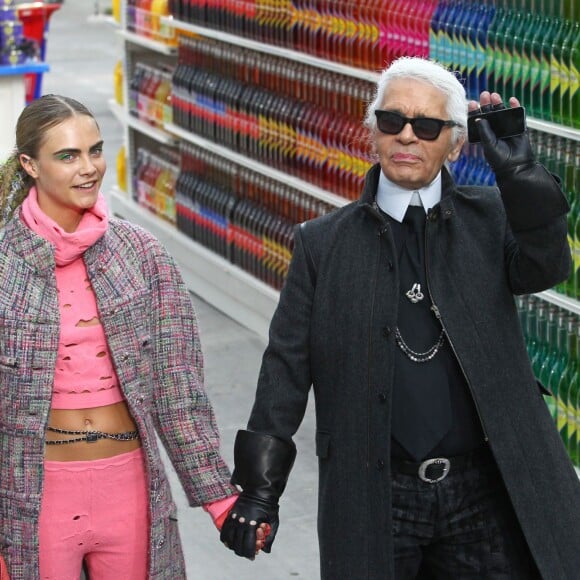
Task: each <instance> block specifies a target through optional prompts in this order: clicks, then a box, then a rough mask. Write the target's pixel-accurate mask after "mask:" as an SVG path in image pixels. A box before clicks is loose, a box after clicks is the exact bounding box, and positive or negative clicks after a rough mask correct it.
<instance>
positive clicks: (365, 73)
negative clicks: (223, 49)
mask: <svg viewBox="0 0 580 580" xmlns="http://www.w3.org/2000/svg"><path fill="white" fill-rule="evenodd" d="M161 20H162V21H163V22H164V23H165V24H167V25H168V26H172V27H174V28H177V29H178V30H184V31H188V32H193V33H195V34H199V35H200V36H205V37H206V38H213V39H215V40H220V41H222V42H228V43H229V44H234V45H237V46H241V47H244V48H249V49H251V50H256V51H258V52H264V53H266V54H272V55H274V56H280V57H283V58H287V59H290V60H294V61H297V62H300V63H304V64H308V65H310V66H314V67H317V68H321V69H324V70H328V71H331V72H335V73H340V74H343V75H345V76H349V77H354V78H357V79H363V80H365V81H370V82H372V83H376V82H377V81H378V79H379V76H380V75H379V73H378V72H373V71H369V70H364V69H360V68H355V67H351V66H346V65H342V64H339V63H336V62H333V61H327V60H324V59H321V58H317V57H314V56H310V55H309V54H306V53H303V52H298V51H295V50H291V49H288V48H282V47H280V46H273V45H270V44H265V43H262V42H257V41H255V40H251V39H249V38H244V37H242V36H237V35H235V34H229V33H227V32H221V31H219V30H214V29H212V28H207V27H205V26H197V25H194V24H189V23H186V22H182V21H180V20H175V19H174V18H172V17H167V16H163V17H161ZM527 125H528V127H529V128H530V129H535V130H538V131H543V132H544V133H551V134H552V135H558V136H559V137H564V138H566V139H573V140H574V141H580V130H578V129H574V128H572V127H567V126H565V125H558V124H557V123H551V122H549V121H542V120H541V119H534V118H532V117H528V118H527Z"/></svg>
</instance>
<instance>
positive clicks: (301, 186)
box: [165, 124, 350, 207]
mask: <svg viewBox="0 0 580 580" xmlns="http://www.w3.org/2000/svg"><path fill="white" fill-rule="evenodd" d="M165 129H166V130H167V131H168V132H169V133H172V134H174V135H176V136H177V137H180V138H181V139H183V140H184V141H187V142H189V143H193V144H194V145H197V146H198V147H201V148H202V149H205V150H206V151H211V152H212V153H216V154H217V155H220V156H221V157H225V158H226V159H229V160H230V161H234V162H235V163H238V164H239V165H243V166H244V167H247V168H248V169H251V170H252V171H255V172H256V173H260V174H262V175H265V176H266V177H270V178H272V179H274V180H276V181H279V182H280V183H284V184H286V185H290V186H291V187H294V188H295V189H298V190H300V191H303V192H304V193H307V194H308V195H310V196H311V197H314V198H316V199H319V200H321V201H324V202H325V203H328V204H330V205H332V206H334V207H342V206H343V205H346V204H347V203H350V200H348V199H346V198H344V197H340V196H339V195H335V194H334V193H331V192H330V191H326V190H325V189H321V188H320V187H316V186H315V185H312V184H310V183H308V182H307V181H304V180H302V179H300V178H298V177H294V176H292V175H289V174H288V173H284V172H283V171H278V170H277V169H273V168H272V167H270V166H269V165H264V164H263V163H260V162H259V161H255V160H254V159H251V158H250V157H246V156H245V155H241V154H240V153H236V152H235V151H232V150H231V149H228V148H227V147H222V146H221V145H218V144H217V143H214V142H213V141H209V140H207V139H204V138H203V137H200V136H199V135H196V134H194V133H191V132H189V131H187V130H186V129H182V128H181V127H178V126H177V125H173V124H168V125H165Z"/></svg>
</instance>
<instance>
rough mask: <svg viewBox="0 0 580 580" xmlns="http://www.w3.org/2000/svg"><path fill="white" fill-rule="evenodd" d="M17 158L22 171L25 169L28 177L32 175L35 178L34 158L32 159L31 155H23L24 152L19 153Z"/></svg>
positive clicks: (36, 174) (36, 173)
mask: <svg viewBox="0 0 580 580" xmlns="http://www.w3.org/2000/svg"><path fill="white" fill-rule="evenodd" d="M18 160H19V161H20V165H21V166H22V168H23V169H24V171H26V173H28V175H30V177H32V178H33V179H36V178H37V177H38V171H37V168H36V162H35V161H34V159H32V157H29V156H28V155H24V153H21V154H20V155H19V156H18Z"/></svg>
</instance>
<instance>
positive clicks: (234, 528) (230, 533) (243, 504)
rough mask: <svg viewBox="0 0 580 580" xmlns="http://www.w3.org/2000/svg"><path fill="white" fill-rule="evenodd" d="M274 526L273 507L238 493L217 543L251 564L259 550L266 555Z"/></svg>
mask: <svg viewBox="0 0 580 580" xmlns="http://www.w3.org/2000/svg"><path fill="white" fill-rule="evenodd" d="M278 524H279V520H278V506H277V505H275V506H274V505H271V504H268V503H267V502H265V501H263V500H262V499H260V498H257V497H248V496H244V494H243V493H242V494H241V495H240V497H239V498H238V500H237V502H236V503H235V504H234V506H233V507H232V509H231V510H230V512H229V514H228V517H227V518H226V520H225V522H224V524H223V527H222V530H221V535H220V539H221V541H222V542H223V543H224V545H225V546H226V547H227V548H229V549H230V550H233V551H234V552H235V553H236V554H237V555H238V556H242V557H244V558H248V559H250V560H253V559H254V558H255V557H256V555H257V554H258V552H259V551H260V550H264V552H267V553H269V552H270V550H271V549H272V543H273V542H274V538H275V536H276V532H277V531H278Z"/></svg>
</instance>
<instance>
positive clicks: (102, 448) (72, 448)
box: [45, 402, 141, 461]
mask: <svg viewBox="0 0 580 580" xmlns="http://www.w3.org/2000/svg"><path fill="white" fill-rule="evenodd" d="M48 425H49V426H50V427H56V428H58V429H66V430H68V431H83V432H84V431H101V432H103V433H126V432H129V431H136V430H137V426H136V425H135V422H134V421H133V419H132V417H131V415H130V413H129V409H128V408H127V404H126V403H124V402H120V403H115V404H114V405H107V406H105V407H95V408H93V409H52V410H51V412H50V415H49V418H48ZM78 437H80V435H63V434H60V433H54V432H52V431H47V432H46V439H47V440H48V441H54V440H57V439H76V438H78ZM139 447H141V441H139V439H135V440H133V441H114V440H111V439H99V440H98V441H95V442H92V443H87V442H86V441H80V442H78V443H66V444H64V445H45V458H46V459H48V460H49V461H91V460H94V459H104V458H105V457H113V456H115V455H120V454H121V453H127V452H128V451H133V450H135V449H139Z"/></svg>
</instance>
